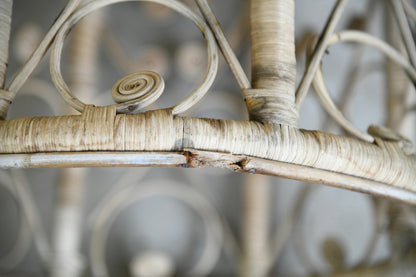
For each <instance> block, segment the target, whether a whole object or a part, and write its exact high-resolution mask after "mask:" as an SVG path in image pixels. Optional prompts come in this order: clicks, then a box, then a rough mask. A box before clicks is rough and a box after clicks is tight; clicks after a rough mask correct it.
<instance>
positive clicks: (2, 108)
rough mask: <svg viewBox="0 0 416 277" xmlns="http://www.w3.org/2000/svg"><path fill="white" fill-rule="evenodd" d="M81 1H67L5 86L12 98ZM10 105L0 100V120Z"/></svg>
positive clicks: (8, 102) (3, 117)
mask: <svg viewBox="0 0 416 277" xmlns="http://www.w3.org/2000/svg"><path fill="white" fill-rule="evenodd" d="M80 1H81V0H68V2H67V4H66V5H65V7H64V9H63V10H62V12H61V13H60V15H59V16H58V17H57V19H56V20H55V22H54V23H53V24H52V26H51V28H50V29H49V31H48V32H47V33H46V35H45V37H44V38H43V40H42V41H41V42H40V44H39V45H38V47H37V48H36V50H35V51H33V53H32V55H31V56H30V58H29V59H28V60H27V61H26V63H25V64H24V65H23V67H22V68H21V69H20V70H19V72H18V73H17V74H16V75H15V76H14V77H13V79H12V80H11V82H10V83H9V84H8V85H7V86H6V90H7V91H9V92H10V93H12V95H13V98H14V97H16V94H17V92H18V91H19V90H20V89H21V88H22V86H23V84H24V83H25V82H26V80H27V79H28V78H29V76H30V74H31V73H32V72H33V70H34V69H35V68H36V66H37V65H38V64H39V62H40V60H41V59H42V57H43V55H44V54H45V53H46V50H48V47H49V45H50V43H51V41H52V40H53V38H54V37H55V34H56V32H58V30H59V28H60V27H61V25H62V24H63V23H64V22H65V20H66V19H67V18H68V16H69V15H70V14H71V13H72V12H73V11H74V10H75V8H76V7H77V6H78V4H79V3H80ZM10 104H11V101H4V100H2V99H1V98H0V119H5V118H6V115H7V110H8V108H9V106H10Z"/></svg>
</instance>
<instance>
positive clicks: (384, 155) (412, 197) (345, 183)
mask: <svg viewBox="0 0 416 277" xmlns="http://www.w3.org/2000/svg"><path fill="white" fill-rule="evenodd" d="M79 2H80V1H79V0H78V1H77V0H69V1H68V4H67V6H66V7H65V9H64V11H63V12H62V13H61V14H60V16H59V18H58V19H57V20H56V22H55V23H54V25H53V26H52V27H51V29H50V30H49V32H48V34H47V35H46V36H45V39H44V40H43V41H42V43H41V44H40V46H39V48H38V49H37V50H36V51H35V52H34V54H33V55H32V57H31V58H30V59H29V60H28V62H27V63H26V64H25V65H24V66H23V68H22V70H21V71H20V72H19V73H18V74H17V75H16V76H15V78H14V79H13V80H12V81H11V83H10V84H8V85H7V86H3V83H4V81H3V80H4V75H5V68H6V66H5V65H6V63H7V52H8V36H9V29H10V18H11V6H12V5H11V3H12V1H11V0H7V1H2V2H1V3H0V5H1V8H0V12H2V13H3V15H2V17H0V19H1V20H2V21H1V22H0V26H1V33H0V36H1V40H0V42H1V43H2V45H0V46H1V51H0V53H1V56H0V63H1V64H0V70H2V71H1V72H0V73H1V74H0V78H2V79H0V81H1V82H0V84H1V85H2V87H4V89H3V90H1V91H0V111H1V115H2V117H3V120H1V121H0V153H2V154H1V155H0V166H1V167H3V168H14V167H59V166H114V165H118V166H135V165H136V166H182V167H199V166H203V165H213V166H218V167H226V168H230V169H233V170H236V171H245V172H249V173H260V174H270V175H276V176H283V177H287V178H294V179H299V180H306V181H313V182H317V183H324V184H328V185H334V186H340V187H343V188H346V189H351V190H357V191H364V192H368V193H371V194H373V195H380V196H385V197H390V198H394V199H399V200H402V201H405V202H409V203H416V156H415V155H413V154H411V147H410V146H409V141H408V140H406V139H405V138H403V137H402V136H400V135H398V134H396V133H394V132H392V131H390V130H388V129H385V128H382V127H372V128H371V129H370V134H362V133H361V132H358V131H356V129H355V127H354V126H352V124H349V123H348V121H347V120H346V119H345V118H344V117H343V115H342V113H341V112H339V111H338V110H337V108H336V107H335V105H334V104H333V103H332V101H331V99H330V98H329V96H328V95H327V93H326V92H325V88H324V85H323V81H322V76H321V74H320V71H319V60H320V58H321V57H322V53H323V51H324V50H325V49H326V47H327V46H328V45H329V44H330V43H334V42H335V41H337V40H343V39H347V40H348V39H349V40H358V41H360V42H364V43H368V44H370V45H372V46H375V47H377V48H379V49H381V51H383V52H384V53H385V54H386V55H388V56H389V57H390V58H391V59H393V60H394V61H395V62H397V63H398V64H399V65H400V66H402V67H403V69H404V70H406V72H407V73H408V75H409V77H410V78H411V79H413V78H414V77H415V76H416V74H415V73H414V72H416V71H415V68H414V64H412V61H411V60H408V59H407V58H404V57H403V55H401V54H400V53H398V52H397V51H396V50H394V49H393V48H391V47H389V46H388V45H386V44H385V43H383V42H381V41H378V40H376V39H374V38H371V37H369V36H365V35H361V34H351V33H347V34H345V33H344V36H343V34H338V35H334V37H331V36H332V32H333V29H334V25H335V24H336V21H337V20H338V18H339V14H340V11H341V10H342V8H343V6H344V5H345V3H346V1H342V0H340V1H338V3H337V5H336V6H335V8H334V11H333V14H332V16H331V17H330V20H329V22H328V24H327V27H326V28H325V30H324V32H323V34H322V35H321V37H320V38H319V39H318V40H317V41H316V43H315V44H314V45H312V48H311V49H312V50H311V51H310V52H311V54H310V63H309V67H308V70H307V71H306V73H305V75H304V78H303V80H302V82H301V84H300V86H299V88H298V92H297V93H296V94H295V89H296V88H295V78H296V60H295V43H294V19H293V17H294V1H293V0H274V1H273V0H252V2H251V38H252V81H251V85H250V83H249V82H248V79H247V77H246V76H245V74H244V71H243V70H242V69H241V66H240V65H239V63H238V61H237V59H236V58H235V56H234V53H233V52H232V51H231V48H230V47H229V45H228V43H227V41H226V40H225V37H224V34H223V33H222V31H221V28H220V27H219V25H218V22H217V21H216V18H215V16H214V15H213V13H212V12H211V10H210V8H209V6H208V4H207V3H206V1H205V0H198V1H197V3H198V5H199V7H200V9H201V12H202V14H203V15H204V17H205V20H204V19H202V18H201V17H200V16H199V15H197V14H195V13H194V12H192V11H191V10H189V9H188V8H187V7H186V6H184V5H183V4H181V3H180V2H178V1H176V0H153V1H151V2H157V3H160V4H163V5H166V6H168V7H170V8H172V9H174V10H176V11H177V12H179V13H181V14H183V15H184V16H186V17H187V18H189V19H190V20H191V21H193V22H194V23H195V24H196V25H197V26H198V28H199V29H200V30H201V31H202V32H203V33H204V37H205V39H206V41H207V49H208V57H209V65H208V68H207V73H206V75H205V78H204V80H203V81H202V83H201V85H200V86H199V87H198V88H197V89H196V90H195V91H193V92H192V93H191V94H190V95H189V96H188V97H187V98H185V99H184V100H183V101H182V102H180V103H179V104H177V105H175V106H173V107H171V108H168V109H163V110H153V111H147V112H144V113H136V112H138V111H139V110H140V109H142V108H143V107H145V106H147V105H148V104H150V103H152V102H154V101H156V99H157V98H158V97H159V96H160V94H161V93H163V89H164V83H163V79H161V77H160V76H159V75H158V74H156V73H153V72H143V73H140V74H134V75H129V76H126V78H124V79H122V80H120V81H119V82H118V83H117V84H116V86H115V87H114V88H113V93H112V94H113V96H114V100H115V101H116V102H117V103H118V104H115V105H110V106H105V107H96V106H94V105H91V104H85V103H83V102H81V101H80V100H79V99H77V98H76V97H75V96H73V95H72V93H71V91H70V90H69V88H68V86H67V85H66V83H65V81H64V79H63V78H62V75H61V73H60V55H61V50H62V47H63V43H64V39H65V36H66V35H67V33H68V31H69V30H70V28H71V27H72V26H73V25H74V24H76V22H77V21H78V20H80V19H81V18H82V17H84V16H86V15H87V14H88V13H90V12H92V11H94V10H96V9H99V8H101V7H104V6H107V5H109V4H112V3H116V2H123V1H122V0H95V1H90V2H88V3H86V4H84V5H82V6H78V4H79ZM348 35H349V37H348ZM52 39H54V42H53V45H52V46H51V66H50V67H51V74H52V79H53V81H54V83H55V86H56V87H57V89H58V90H59V92H60V93H61V95H62V97H63V98H64V99H65V100H66V101H67V103H68V104H69V105H71V106H72V107H74V108H75V109H77V110H78V111H80V112H81V114H80V115H68V116H55V117H31V118H17V119H12V120H5V119H4V118H5V117H6V115H7V110H8V107H9V105H10V104H11V103H12V102H13V99H14V97H15V96H16V93H17V91H18V90H19V88H20V87H21V86H22V84H23V83H24V81H25V80H26V79H27V78H28V77H29V75H30V73H31V71H32V70H33V69H34V68H35V67H36V65H37V63H38V62H39V60H40V58H41V57H42V56H43V54H44V53H45V51H46V50H47V48H48V46H49V44H50V42H51V41H52ZM215 39H216V40H217V41H215ZM217 43H218V45H219V47H220V49H221V51H222V53H223V54H224V56H225V58H226V60H227V62H228V64H229V66H230V68H231V70H232V72H233V73H234V75H235V77H236V80H237V83H238V84H239V86H240V88H241V91H242V96H243V98H244V100H245V101H246V104H247V108H248V111H249V114H250V120H245V121H232V120H217V119H205V118H192V117H183V116H180V115H179V114H180V113H182V112H184V111H186V110H188V109H189V108H190V107H192V106H193V105H194V104H195V103H196V102H198V101H199V100H200V99H201V98H202V97H203V96H204V94H205V93H206V92H207V91H208V90H209V87H210V86H211V84H212V82H213V80H214V78H215V74H216V69H217V64H218V53H217V49H216V44H217ZM312 82H313V85H314V88H315V90H316V91H317V93H318V95H319V96H320V99H321V101H322V103H323V104H324V106H325V107H326V109H327V110H328V111H329V113H330V114H331V115H332V116H333V117H335V119H336V120H337V122H339V123H340V125H342V126H343V127H344V128H345V129H346V131H349V132H350V133H351V134H353V135H356V136H357V138H352V137H347V136H339V135H333V134H329V133H324V132H321V131H309V130H302V129H299V128H298V127H297V120H298V109H299V106H300V104H301V102H302V99H303V97H304V94H305V91H307V89H308V88H309V86H310V85H311V84H312Z"/></svg>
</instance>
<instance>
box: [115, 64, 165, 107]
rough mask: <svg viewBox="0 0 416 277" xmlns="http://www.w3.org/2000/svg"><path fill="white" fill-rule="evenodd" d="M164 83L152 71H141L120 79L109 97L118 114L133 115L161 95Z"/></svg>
mask: <svg viewBox="0 0 416 277" xmlns="http://www.w3.org/2000/svg"><path fill="white" fill-rule="evenodd" d="M164 89H165V82H164V81H163V79H162V77H161V76H160V75H159V74H158V73H156V72H153V71H141V72H137V73H132V74H129V75H127V76H125V77H123V78H121V79H120V80H119V81H118V82H117V83H115V84H114V86H113V88H112V89H111V97H112V98H113V100H114V101H115V102H116V103H119V104H122V105H121V106H118V107H117V111H118V112H122V113H133V112H135V111H138V110H140V109H142V108H144V107H146V106H148V105H150V104H152V103H153V102H155V101H156V100H157V99H158V98H159V97H160V96H161V95H162V93H163V90H164Z"/></svg>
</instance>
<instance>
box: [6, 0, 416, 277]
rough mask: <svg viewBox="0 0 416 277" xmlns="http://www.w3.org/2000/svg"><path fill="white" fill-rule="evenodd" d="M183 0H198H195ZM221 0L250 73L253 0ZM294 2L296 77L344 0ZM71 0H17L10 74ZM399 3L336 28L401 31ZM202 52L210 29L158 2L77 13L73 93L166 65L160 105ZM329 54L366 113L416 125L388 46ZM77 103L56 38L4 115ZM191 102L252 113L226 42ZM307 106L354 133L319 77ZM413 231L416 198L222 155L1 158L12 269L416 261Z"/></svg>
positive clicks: (337, 269)
mask: <svg viewBox="0 0 416 277" xmlns="http://www.w3.org/2000/svg"><path fill="white" fill-rule="evenodd" d="M181 2H183V3H184V4H186V5H188V6H189V8H190V9H192V10H193V11H195V12H196V13H199V12H198V8H197V6H196V4H195V2H194V1H191V0H182V1H181ZM209 3H210V4H211V7H212V9H213V11H214V13H215V15H216V16H217V18H218V20H219V22H220V24H221V26H222V28H223V30H224V32H225V34H226V37H227V38H228V40H229V42H230V44H231V46H232V48H233V49H234V51H235V53H236V54H237V56H238V58H239V60H240V62H241V63H242V65H243V67H244V68H245V70H246V72H247V74H250V44H249V42H250V38H249V35H250V29H249V28H250V21H249V17H248V16H249V2H248V1H238V0H223V1H219V0H212V1H210V2H209ZM295 4H296V17H295V21H296V54H297V62H298V80H300V78H301V76H302V74H303V71H304V68H305V62H306V61H305V51H306V45H307V42H308V40H309V39H310V38H311V37H312V36H313V35H316V34H319V33H320V32H321V31H322V29H323V27H324V25H325V21H326V20H327V18H328V16H329V14H330V11H331V9H332V8H333V6H334V4H335V0H314V1H309V0H296V1H295ZM64 5H65V1H64V0H55V1H47V0H36V1H14V6H13V21H12V33H11V42H10V43H11V44H10V60H9V67H8V75H7V77H8V80H10V79H11V77H12V76H13V75H14V73H15V72H16V71H17V70H18V69H19V68H20V67H21V65H22V64H23V63H24V62H25V60H26V59H27V58H28V57H29V55H30V53H31V52H32V51H33V49H34V48H35V47H36V45H37V44H38V43H39V41H40V40H41V38H42V36H43V35H44V34H45V32H46V31H47V29H48V28H49V26H50V25H51V24H52V22H53V21H54V19H55V18H56V16H57V15H58V14H59V12H60V10H61V9H62V8H63V6H64ZM389 10H390V8H389V4H388V3H386V2H385V1H373V0H368V1H350V2H349V3H348V5H347V7H346V9H345V11H344V14H343V16H342V18H341V20H340V22H339V24H338V26H337V30H342V29H359V30H364V31H366V32H369V33H371V34H373V35H375V36H377V37H379V38H382V39H384V40H390V41H393V43H395V41H398V39H397V33H398V31H397V30H395V29H393V31H391V32H390V33H387V31H386V30H387V29H388V28H386V24H392V23H391V21H392V20H391V19H390V18H391V17H392V16H391V14H389ZM389 22H390V23H389ZM394 34H396V39H395V38H394ZM396 47H401V46H400V45H396ZM206 65H207V56H206V46H205V41H204V39H203V36H202V35H201V33H200V32H199V30H198V28H197V27H196V26H194V25H193V23H192V22H191V21H189V20H188V19H186V18H185V17H183V16H181V15H180V14H178V13H176V12H174V11H172V10H170V9H168V8H166V7H163V6H161V5H159V4H154V3H150V2H126V3H119V4H114V5H111V6H109V7H106V8H103V9H101V10H99V11H96V12H93V13H92V14H90V15H89V16H88V17H86V19H84V20H82V21H80V22H79V23H78V24H77V25H76V27H74V28H73V29H72V31H71V32H70V34H69V36H68V38H67V39H66V44H65V48H64V54H63V61H62V70H63V73H64V78H65V80H66V81H67V82H68V83H69V85H70V87H71V89H72V90H73V91H74V93H75V94H76V95H77V96H78V97H79V98H80V99H81V100H83V101H85V102H87V103H91V104H95V105H106V104H110V103H112V100H111V94H110V90H111V87H112V86H113V84H115V83H116V82H117V81H118V80H119V79H120V78H122V77H123V76H125V75H127V74H128V73H132V72H136V71H142V70H152V71H156V72H158V73H159V74H161V75H162V76H163V78H164V80H165V83H166V89H165V92H164V94H163V95H162V96H161V98H160V99H159V100H158V101H157V102H156V103H155V104H153V105H152V106H150V107H149V108H148V109H157V108H165V107H169V106H172V105H174V104H176V103H178V102H179V101H180V100H181V99H183V98H184V97H185V96H186V95H188V94H189V93H190V92H191V91H192V90H193V89H194V88H196V87H197V86H198V84H199V83H200V82H201V80H202V78H203V75H204V73H205V70H206ZM322 68H323V72H324V77H325V81H326V84H327V86H328V89H329V91H330V93H331V96H332V97H333V98H334V99H335V101H336V103H337V104H339V105H340V106H342V108H343V110H344V113H345V115H346V117H347V118H348V119H350V120H351V121H352V122H353V123H354V124H355V126H357V127H358V128H359V129H361V130H363V131H365V130H366V128H367V127H368V126H369V125H370V124H377V125H386V124H389V125H390V126H392V125H393V126H394V127H395V128H397V129H400V130H401V132H402V133H404V134H405V135H406V136H407V137H409V138H410V139H412V140H413V141H414V137H415V128H414V127H415V121H414V115H412V114H409V115H407V114H406V115H404V116H402V118H401V119H400V120H399V121H394V120H393V119H392V115H391V113H389V112H388V104H387V102H388V97H387V87H388V83H387V82H388V79H389V78H388V77H387V76H386V74H387V73H386V60H385V58H384V57H383V56H382V55H381V54H380V53H379V52H378V51H375V50H374V49H368V48H366V47H362V46H359V45H355V44H350V43H341V44H336V45H334V46H331V47H330V48H329V49H328V51H327V52H326V54H325V57H324V59H323V61H322ZM395 70H396V71H397V72H396V73H397V74H398V77H397V78H402V79H398V80H403V81H400V84H401V85H402V90H403V91H405V93H404V95H405V101H404V102H406V103H414V98H413V99H412V97H411V96H408V95H412V93H413V94H414V89H413V87H410V86H409V82H408V81H407V79H406V76H405V75H404V73H402V72H401V71H400V69H398V68H396V69H395ZM403 76H404V77H403ZM409 91H410V92H411V93H408V92H409ZM409 97H410V98H409ZM412 101H413V102H412ZM70 112H74V111H70V110H69V108H68V106H67V105H66V104H65V103H64V101H63V100H62V99H61V98H60V95H59V93H58V92H57V91H56V89H55V88H54V86H53V83H52V82H51V79H50V74H49V52H48V54H47V55H46V56H45V58H44V59H43V60H42V62H41V63H40V65H39V66H38V67H37V69H36V71H35V72H34V73H33V74H32V77H31V78H30V80H28V81H27V83H26V85H25V86H24V87H23V88H22V90H21V91H20V92H19V94H18V96H17V98H16V101H15V102H14V103H13V105H12V106H11V109H10V112H9V114H8V118H15V117H23V116H50V115H63V114H68V113H70ZM186 115H190V116H197V117H210V118H221V119H233V120H240V119H246V118H247V112H246V110H245V104H244V102H243V100H242V97H241V93H240V91H239V88H238V86H237V84H236V82H235V80H234V78H233V76H232V74H231V72H230V70H229V69H228V67H227V65H226V63H225V61H224V60H223V59H222V57H221V59H220V68H219V71H218V74H217V78H216V81H215V83H214V85H213V86H212V88H211V90H210V92H209V93H208V94H207V96H206V97H205V98H204V99H203V100H202V101H201V102H200V103H199V104H198V105H197V106H196V107H195V108H193V109H192V111H190V112H187V114H186ZM300 115H301V116H300V127H301V128H304V129H320V130H327V131H331V132H333V133H337V134H343V132H342V130H341V129H340V128H338V127H337V125H336V124H335V123H334V122H332V121H331V120H330V119H329V118H328V116H327V114H326V113H325V111H324V109H323V108H322V106H321V105H320V103H319V100H318V98H317V97H316V95H315V94H314V93H313V92H312V91H311V92H309V94H308V96H307V98H306V101H305V102H304V105H303V106H302V109H301V112H300ZM398 122H399V123H398ZM415 231H416V217H415V209H414V207H411V206H407V205H403V204H399V203H394V202H391V201H388V200H384V199H375V198H373V197H371V196H369V195H365V194H360V193H355V192H350V191H346V190H340V189H336V188H332V187H327V186H323V185H315V184H306V183H302V182H297V181H292V180H286V179H279V178H274V177H273V178H271V177H264V176H253V175H244V174H239V173H234V172H230V171H226V170H221V169H217V168H202V169H179V168H85V169H27V170H8V171H5V170H2V171H0V274H1V276H68V277H70V276H237V275H238V276H310V275H328V274H329V275H333V276H335V275H336V276H347V275H348V274H350V275H348V276H383V274H384V276H414V274H415V272H416V265H415V263H416V262H415V261H416V255H415V254H416V252H415V250H416V248H415V238H416V237H415ZM407 274H408V275H407ZM412 274H413V275H412Z"/></svg>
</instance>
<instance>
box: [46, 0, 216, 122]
mask: <svg viewBox="0 0 416 277" xmlns="http://www.w3.org/2000/svg"><path fill="white" fill-rule="evenodd" d="M132 1H134V2H154V3H158V4H161V5H164V6H166V7H168V8H170V9H172V10H174V11H176V12H178V13H179V14H181V15H183V16H185V17H186V18H188V19H190V20H191V21H192V22H193V23H194V24H195V25H196V26H197V27H198V29H199V30H200V31H201V32H202V33H203V34H204V38H205V41H206V43H207V55H208V65H207V69H206V73H205V76H204V78H203V80H202V81H201V83H200V84H199V86H198V87H197V88H196V89H194V90H193V91H192V92H191V93H190V94H189V95H188V96H187V97H186V98H185V99H183V100H182V101H181V102H179V103H178V104H176V105H174V106H173V107H171V108H172V114H180V113H183V112H185V111H187V110H188V109H190V108H191V107H192V106H194V105H195V104H196V103H197V102H198V101H199V100H201V99H202V97H203V96H204V95H205V94H206V93H207V92H208V90H209V88H210V87H211V85H212V83H213V82H214V79H215V76H216V73H217V70H218V50H217V45H216V41H215V38H214V35H213V34H212V32H211V30H210V29H209V27H208V25H207V24H206V23H205V21H204V20H203V19H202V18H201V17H200V16H199V15H197V14H196V13H195V12H193V11H192V10H190V9H189V8H188V7H187V6H185V5H184V4H182V3H181V2H179V1H178V0H95V1H89V2H87V3H85V4H84V5H82V6H80V7H79V8H78V9H77V10H76V11H75V12H74V13H73V14H72V15H71V16H70V17H69V18H68V20H67V21H66V22H65V23H64V24H63V25H62V27H61V28H60V30H59V31H58V32H57V34H56V37H55V40H54V43H53V45H52V47H51V59H50V72H51V77H52V81H53V83H54V84H55V87H56V88H57V90H58V91H59V93H60V94H61V96H62V98H63V99H64V100H65V101H66V102H67V103H68V104H69V105H71V106H72V107H73V108H74V109H75V110H77V111H79V112H82V111H83V110H84V108H85V106H86V104H85V103H83V102H82V101H81V100H79V99H78V98H77V97H75V96H74V95H73V94H72V92H71V90H70V89H69V87H68V85H67V84H66V82H65V80H64V79H63V77H62V74H61V68H60V67H61V56H62V50H63V45H64V40H65V38H66V36H67V35H68V33H69V31H70V30H71V28H72V27H73V26H74V25H75V24H76V23H77V22H78V21H79V20H81V19H82V18H83V17H85V16H87V15H88V14H90V13H91V12H93V11H96V10H98V9H101V8H103V7H106V6H108V5H111V4H115V3H121V2H132ZM163 90H164V81H163V79H162V77H161V76H160V75H159V74H157V73H155V72H151V71H144V72H138V73H133V74H130V75H127V76H126V77H124V78H122V79H121V80H120V81H118V82H117V83H116V84H115V85H114V87H113V89H112V92H111V94H112V97H113V100H114V101H115V102H116V103H118V104H115V106H116V110H117V113H134V112H137V111H138V110H140V109H142V108H144V107H146V106H148V105H149V104H151V103H153V102H154V101H156V100H157V99H158V98H159V96H160V95H161V94H162V92H163Z"/></svg>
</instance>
